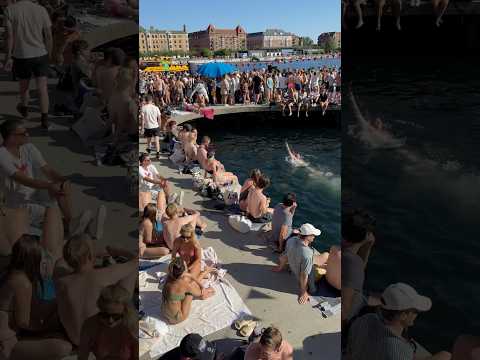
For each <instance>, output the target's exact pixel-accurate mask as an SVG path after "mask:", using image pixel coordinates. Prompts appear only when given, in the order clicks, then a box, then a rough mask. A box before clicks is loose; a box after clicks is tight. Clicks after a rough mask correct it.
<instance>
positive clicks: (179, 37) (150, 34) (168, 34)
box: [139, 26, 189, 53]
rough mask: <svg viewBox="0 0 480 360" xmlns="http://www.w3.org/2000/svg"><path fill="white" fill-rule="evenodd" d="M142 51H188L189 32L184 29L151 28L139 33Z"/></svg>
mask: <svg viewBox="0 0 480 360" xmlns="http://www.w3.org/2000/svg"><path fill="white" fill-rule="evenodd" d="M139 49H140V52H141V53H142V52H163V51H179V52H185V53H187V52H188V51H189V46H188V34H187V32H186V28H185V26H184V27H183V31H170V30H157V29H153V28H150V29H149V30H146V31H140V33H139Z"/></svg>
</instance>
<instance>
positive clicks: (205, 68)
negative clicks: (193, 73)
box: [197, 62, 237, 78]
mask: <svg viewBox="0 0 480 360" xmlns="http://www.w3.org/2000/svg"><path fill="white" fill-rule="evenodd" d="M236 70H237V67H236V66H234V65H232V64H227V63H222V62H209V63H206V64H203V65H201V66H200V67H199V68H198V70H197V72H198V73H199V74H200V75H202V76H207V77H210V78H217V77H222V76H223V75H225V74H230V73H232V72H234V71H236Z"/></svg>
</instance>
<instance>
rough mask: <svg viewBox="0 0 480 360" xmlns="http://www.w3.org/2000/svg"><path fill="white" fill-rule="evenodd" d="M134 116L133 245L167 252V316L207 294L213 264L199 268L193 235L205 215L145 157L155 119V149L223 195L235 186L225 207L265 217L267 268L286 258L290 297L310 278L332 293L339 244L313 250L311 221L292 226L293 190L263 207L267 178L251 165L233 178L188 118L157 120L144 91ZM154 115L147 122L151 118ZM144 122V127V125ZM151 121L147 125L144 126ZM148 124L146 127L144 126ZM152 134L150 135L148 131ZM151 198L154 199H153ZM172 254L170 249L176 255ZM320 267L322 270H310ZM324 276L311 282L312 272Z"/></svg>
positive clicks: (310, 288)
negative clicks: (137, 123) (137, 139)
mask: <svg viewBox="0 0 480 360" xmlns="http://www.w3.org/2000/svg"><path fill="white" fill-rule="evenodd" d="M140 113H141V116H140V118H141V119H143V123H144V129H145V136H146V137H147V151H146V152H144V153H142V154H141V155H140V164H139V174H140V184H141V185H140V186H141V190H140V194H141V195H140V204H139V210H140V212H143V216H142V219H141V222H140V236H139V248H140V254H141V256H142V257H145V258H150V257H158V256H163V255H167V254H171V256H172V262H171V264H170V268H169V276H168V279H167V282H166V284H165V287H164V291H163V304H164V305H163V310H164V315H165V317H166V318H167V320H168V322H170V323H177V322H181V321H184V320H185V319H186V317H187V316H188V313H189V311H190V307H191V303H192V300H193V299H195V298H197V299H204V298H208V297H209V296H211V291H212V290H211V289H208V288H207V289H204V288H202V286H201V283H202V280H203V279H204V278H205V276H208V273H209V272H210V271H214V269H210V268H208V267H207V268H204V269H201V268H200V261H201V259H202V249H201V245H200V243H199V241H198V239H197V236H196V235H201V234H202V233H203V231H204V230H205V227H206V222H205V220H204V219H203V217H202V215H201V213H200V212H198V211H196V210H193V209H188V208H186V207H182V204H181V201H180V202H179V199H181V198H182V196H181V195H180V196H177V195H176V194H172V190H171V185H170V183H169V181H168V179H166V178H164V177H163V176H161V175H160V174H159V172H158V170H157V169H156V167H155V165H153V164H152V161H151V159H150V156H149V153H150V152H151V145H152V141H151V139H152V137H153V136H154V135H156V134H157V133H158V132H159V131H160V129H161V127H162V124H164V125H165V129H166V135H165V138H166V139H168V141H167V142H164V143H163V149H162V150H164V151H165V152H166V153H167V154H168V155H170V159H171V160H172V161H175V165H176V166H181V168H182V169H184V170H185V169H190V170H191V171H192V172H193V173H194V177H195V178H196V180H198V179H199V178H201V180H202V181H204V182H208V183H209V186H210V187H211V188H213V189H214V190H217V192H218V193H222V194H223V195H224V199H225V198H227V195H226V194H229V195H231V194H232V193H233V194H235V196H234V197H233V198H234V200H233V201H230V202H229V203H228V205H229V209H230V211H231V210H232V208H234V209H236V210H237V211H238V213H240V214H242V215H244V216H245V217H246V218H247V219H248V220H249V221H251V222H252V224H267V223H269V224H271V227H272V231H271V232H270V238H271V241H272V242H273V243H274V244H275V251H276V252H277V253H279V254H281V257H280V264H279V265H278V266H275V267H274V268H273V269H272V270H274V271H276V272H279V271H282V270H283V269H284V268H286V265H287V263H288V264H289V266H290V268H291V269H292V272H293V273H294V274H295V276H296V278H297V282H298V287H299V294H298V302H299V303H300V304H305V303H307V302H308V301H309V297H310V295H309V294H315V293H316V290H317V286H319V285H320V286H323V287H327V288H331V289H333V290H334V292H335V293H337V294H338V292H339V290H340V267H341V262H340V258H341V252H340V249H339V248H338V247H332V249H331V251H330V254H329V253H323V254H317V255H316V254H315V252H314V250H313V249H312V248H311V247H310V245H311V244H312V242H313V241H314V239H315V237H316V236H319V235H320V233H321V231H320V230H319V229H317V228H315V227H314V226H313V225H311V224H303V225H302V226H301V227H300V228H299V229H293V225H292V224H293V217H294V214H295V210H296V208H297V202H296V196H295V194H293V193H287V194H285V197H284V199H283V200H282V202H281V203H279V204H276V205H275V207H273V208H272V207H270V202H271V199H270V198H269V197H267V195H266V194H265V193H264V191H265V190H266V189H267V188H268V187H269V185H270V178H269V177H268V176H267V175H266V174H263V173H262V172H261V171H260V170H259V169H254V170H252V172H251V174H250V176H249V177H248V178H247V179H246V181H245V182H244V183H243V185H242V186H241V185H240V183H239V179H238V176H237V175H236V174H234V173H232V172H229V171H227V170H226V169H225V166H224V165H223V164H222V163H221V162H220V161H219V160H218V159H216V157H215V150H214V146H213V144H212V143H211V139H210V138H209V137H208V136H203V137H202V140H201V142H200V144H198V143H197V136H198V131H197V130H196V129H195V128H194V127H192V125H190V124H184V125H183V126H177V124H176V122H175V121H174V120H169V121H168V122H167V123H166V124H165V122H162V120H161V116H162V115H161V112H160V110H159V109H158V107H157V106H156V105H155V104H153V98H152V96H151V95H147V102H146V103H145V104H144V105H143V107H142V109H141V111H140ZM153 123H155V124H153ZM147 124H149V127H145V126H146V125H147ZM153 125H155V127H151V126H153ZM147 129H148V131H147ZM155 137H156V136H155ZM154 146H155V148H156V149H157V157H159V156H160V155H159V154H160V146H159V144H158V139H156V141H155V145H154ZM229 198H230V196H229ZM153 199H156V200H153ZM176 256H178V257H176ZM318 269H322V270H318ZM324 270H326V274H327V275H326V276H325V277H321V279H322V280H321V281H320V282H323V283H324V284H323V285H322V284H319V283H318V279H319V277H320V276H319V274H320V273H324Z"/></svg>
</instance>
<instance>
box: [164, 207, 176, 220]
mask: <svg viewBox="0 0 480 360" xmlns="http://www.w3.org/2000/svg"><path fill="white" fill-rule="evenodd" d="M177 212H178V208H177V205H175V204H169V205H168V206H167V208H166V209H165V214H167V216H168V217H169V218H172V217H173V216H175V215H176V214H177Z"/></svg>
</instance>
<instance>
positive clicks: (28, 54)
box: [5, 0, 52, 59]
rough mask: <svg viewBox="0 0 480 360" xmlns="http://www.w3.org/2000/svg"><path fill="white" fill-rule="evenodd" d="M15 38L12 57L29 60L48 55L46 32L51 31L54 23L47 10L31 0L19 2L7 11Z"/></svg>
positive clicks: (7, 8)
mask: <svg viewBox="0 0 480 360" xmlns="http://www.w3.org/2000/svg"><path fill="white" fill-rule="evenodd" d="M5 18H6V19H7V21H9V22H10V26H11V27H12V31H13V36H14V47H13V53H12V56H13V57H15V58H17V59H28V58H35V57H40V56H44V55H47V53H48V51H47V47H46V46H45V43H44V40H43V33H44V31H51V30H50V28H51V27H52V23H51V21H50V17H49V16H48V12H47V10H46V9H45V8H44V7H43V6H40V5H38V4H34V3H32V2H31V1H30V0H22V1H17V2H16V3H14V4H11V5H8V6H7V7H6V9H5Z"/></svg>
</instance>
